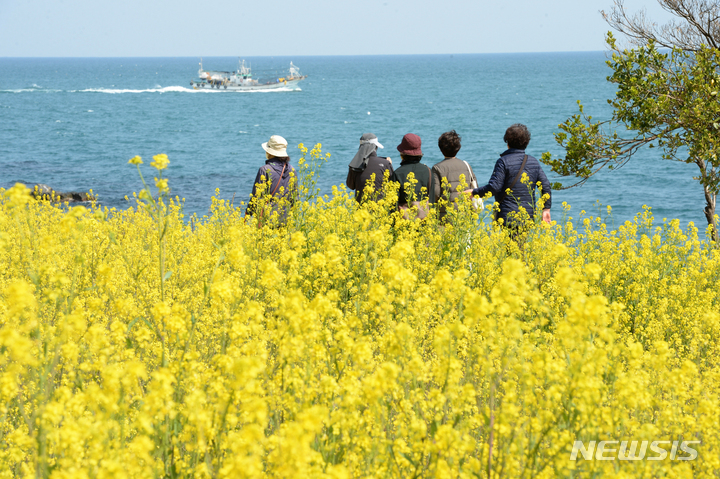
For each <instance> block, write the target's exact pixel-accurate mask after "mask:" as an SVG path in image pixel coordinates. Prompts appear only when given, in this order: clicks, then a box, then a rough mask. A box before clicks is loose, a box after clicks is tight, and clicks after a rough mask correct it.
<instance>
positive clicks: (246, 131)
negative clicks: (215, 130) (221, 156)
mask: <svg viewBox="0 0 720 479" xmlns="http://www.w3.org/2000/svg"><path fill="white" fill-rule="evenodd" d="M238 133H247V131H242V130H240V131H238Z"/></svg>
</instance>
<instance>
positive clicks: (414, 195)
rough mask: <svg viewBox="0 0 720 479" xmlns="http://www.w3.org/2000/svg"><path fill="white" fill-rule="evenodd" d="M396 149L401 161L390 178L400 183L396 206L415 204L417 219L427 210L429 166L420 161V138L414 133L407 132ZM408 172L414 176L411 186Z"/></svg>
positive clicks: (407, 206) (402, 206) (430, 181)
mask: <svg viewBox="0 0 720 479" xmlns="http://www.w3.org/2000/svg"><path fill="white" fill-rule="evenodd" d="M397 150H398V151H399V152H400V158H401V160H402V161H401V163H400V167H399V168H398V169H397V170H395V172H394V173H393V175H392V177H391V178H390V179H391V180H392V181H395V182H397V183H399V184H400V188H399V189H398V208H400V209H407V208H409V207H411V206H417V208H418V212H417V216H418V218H419V219H423V218H425V216H426V215H427V213H428V210H429V201H430V199H431V194H432V191H433V185H432V173H431V171H430V168H429V167H428V166H427V165H424V164H422V163H421V162H420V161H421V160H422V157H423V152H422V140H421V139H420V137H419V136H417V135H416V134H414V133H408V134H407V135H405V136H403V139H402V142H401V143H400V144H399V145H398V147H397ZM410 173H412V174H413V176H414V177H415V184H414V185H412V186H411V185H408V183H409V181H408V174H410Z"/></svg>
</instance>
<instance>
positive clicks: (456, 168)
mask: <svg viewBox="0 0 720 479" xmlns="http://www.w3.org/2000/svg"><path fill="white" fill-rule="evenodd" d="M432 172H433V194H432V196H431V198H430V201H432V202H433V203H437V202H438V201H439V200H440V198H445V199H446V200H447V201H448V203H453V202H454V201H455V199H457V198H458V196H460V195H461V194H462V191H460V192H458V186H460V175H465V185H466V188H469V187H470V184H471V182H472V180H473V179H475V173H473V171H472V168H470V166H469V165H468V164H466V163H465V162H464V161H463V160H461V159H459V158H455V157H453V158H445V159H444V160H443V161H441V162H440V163H438V164H436V165H435V166H433V167H432ZM443 178H445V179H447V183H448V186H449V189H447V190H445V191H443V186H442V179H443ZM445 213H446V212H445V208H441V209H440V212H439V215H440V218H442V217H443V216H445Z"/></svg>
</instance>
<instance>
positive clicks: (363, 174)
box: [346, 133, 393, 203]
mask: <svg viewBox="0 0 720 479" xmlns="http://www.w3.org/2000/svg"><path fill="white" fill-rule="evenodd" d="M378 148H384V147H383V146H382V145H381V144H380V142H378V139H377V136H375V135H373V134H372V133H365V134H364V135H363V136H361V137H360V148H359V149H358V152H357V153H356V154H355V157H354V158H353V159H352V161H351V162H350V165H349V171H348V176H347V181H346V184H347V187H348V188H350V189H351V190H355V199H356V200H357V201H358V203H361V202H362V201H363V195H364V191H365V187H366V186H367V182H368V181H370V180H371V179H372V178H373V175H375V179H374V183H373V184H372V186H373V188H374V190H375V191H374V193H373V197H372V199H374V200H381V199H382V198H383V197H384V196H385V193H384V191H383V182H384V180H385V171H389V177H391V176H392V174H393V167H392V160H390V158H386V157H382V156H377V153H376V152H377V149H378ZM389 177H388V178H389Z"/></svg>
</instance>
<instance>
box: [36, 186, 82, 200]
mask: <svg viewBox="0 0 720 479" xmlns="http://www.w3.org/2000/svg"><path fill="white" fill-rule="evenodd" d="M31 194H32V195H33V196H34V197H35V198H44V199H48V200H54V201H58V202H60V203H63V202H65V201H68V202H70V203H75V202H83V201H92V200H94V199H95V198H94V197H93V196H91V195H90V194H89V193H80V192H77V191H67V192H61V191H55V190H53V189H52V188H50V187H49V186H48V185H43V184H38V185H35V187H34V188H33V190H32V193H31Z"/></svg>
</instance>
